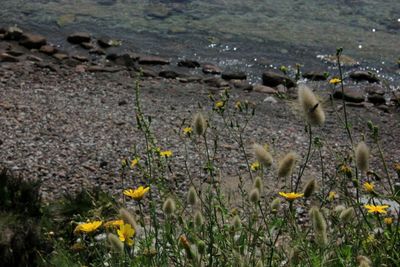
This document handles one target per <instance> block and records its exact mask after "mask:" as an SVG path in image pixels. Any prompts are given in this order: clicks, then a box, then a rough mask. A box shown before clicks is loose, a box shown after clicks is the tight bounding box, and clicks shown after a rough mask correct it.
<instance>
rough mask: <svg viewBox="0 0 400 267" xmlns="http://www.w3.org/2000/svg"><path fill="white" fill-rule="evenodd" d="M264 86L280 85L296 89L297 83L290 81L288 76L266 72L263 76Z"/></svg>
mask: <svg viewBox="0 0 400 267" xmlns="http://www.w3.org/2000/svg"><path fill="white" fill-rule="evenodd" d="M262 81H263V85H265V86H270V87H276V86H278V85H280V84H282V85H284V86H286V87H287V88H291V87H295V86H296V82H295V81H294V80H292V79H290V78H289V77H288V76H286V75H283V74H280V73H276V72H273V71H266V72H264V73H263V74H262Z"/></svg>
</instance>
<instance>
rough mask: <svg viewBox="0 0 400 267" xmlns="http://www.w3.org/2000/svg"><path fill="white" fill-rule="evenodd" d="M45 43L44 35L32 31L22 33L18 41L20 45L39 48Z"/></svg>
mask: <svg viewBox="0 0 400 267" xmlns="http://www.w3.org/2000/svg"><path fill="white" fill-rule="evenodd" d="M46 43H47V40H46V38H45V37H44V36H42V35H39V34H32V33H24V34H23V36H22V38H21V41H20V42H19V44H20V45H22V46H25V47H26V48H28V49H39V48H40V47H41V46H42V45H45V44H46Z"/></svg>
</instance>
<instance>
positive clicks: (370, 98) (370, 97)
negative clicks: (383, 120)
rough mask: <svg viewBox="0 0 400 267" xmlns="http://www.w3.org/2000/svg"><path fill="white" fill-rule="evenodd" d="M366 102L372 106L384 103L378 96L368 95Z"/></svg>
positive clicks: (383, 99)
mask: <svg viewBox="0 0 400 267" xmlns="http://www.w3.org/2000/svg"><path fill="white" fill-rule="evenodd" d="M368 101H369V102H371V103H373V104H374V105H382V104H385V103H386V99H385V97H384V96H383V95H379V94H368Z"/></svg>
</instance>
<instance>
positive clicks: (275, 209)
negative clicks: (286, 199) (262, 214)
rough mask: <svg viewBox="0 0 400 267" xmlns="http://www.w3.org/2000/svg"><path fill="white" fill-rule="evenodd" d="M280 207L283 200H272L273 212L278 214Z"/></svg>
mask: <svg viewBox="0 0 400 267" xmlns="http://www.w3.org/2000/svg"><path fill="white" fill-rule="evenodd" d="M280 206H281V199H280V198H275V199H274V200H272V202H271V205H270V208H271V211H272V212H278V210H279V207H280Z"/></svg>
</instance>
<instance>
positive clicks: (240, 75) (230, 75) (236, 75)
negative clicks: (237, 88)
mask: <svg viewBox="0 0 400 267" xmlns="http://www.w3.org/2000/svg"><path fill="white" fill-rule="evenodd" d="M221 78H222V79H224V80H246V79H247V75H246V73H244V72H242V71H238V72H223V73H222V74H221Z"/></svg>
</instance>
